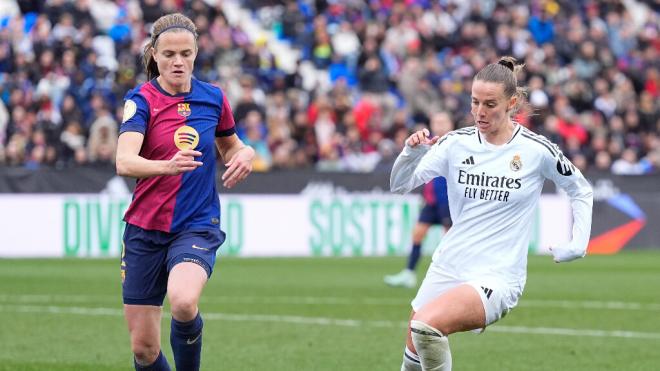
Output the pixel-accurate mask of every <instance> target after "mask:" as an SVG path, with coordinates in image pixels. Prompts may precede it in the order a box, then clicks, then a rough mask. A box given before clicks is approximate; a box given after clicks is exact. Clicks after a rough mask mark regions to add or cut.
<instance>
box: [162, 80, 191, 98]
mask: <svg viewBox="0 0 660 371" xmlns="http://www.w3.org/2000/svg"><path fill="white" fill-rule="evenodd" d="M156 81H157V82H158V85H160V87H161V89H163V90H164V91H165V92H166V93H167V94H171V95H177V94H182V93H188V92H190V87H191V85H192V82H190V81H189V82H188V83H186V84H182V85H172V84H170V83H168V82H167V80H165V79H164V78H163V76H158V77H157V78H156Z"/></svg>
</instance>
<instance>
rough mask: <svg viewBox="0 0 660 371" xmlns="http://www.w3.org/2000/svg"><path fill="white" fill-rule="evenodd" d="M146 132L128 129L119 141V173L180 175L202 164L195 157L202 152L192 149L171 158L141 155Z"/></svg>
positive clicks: (117, 161) (131, 174)
mask: <svg viewBox="0 0 660 371" xmlns="http://www.w3.org/2000/svg"><path fill="white" fill-rule="evenodd" d="M143 141H144V134H142V133H139V132H136V131H126V132H123V133H121V134H120V135H119V140H118V141H117V159H116V166H117V174H118V175H121V176H128V177H132V178H149V177H152V176H157V175H178V174H181V173H184V172H186V171H192V170H195V169H196V168H198V167H199V166H202V163H201V162H200V161H195V157H199V156H201V155H202V153H201V152H199V151H195V150H192V149H186V150H182V151H178V152H177V153H176V154H175V155H174V156H173V157H172V158H171V159H169V160H148V159H146V158H144V157H142V156H140V148H142V142H143Z"/></svg>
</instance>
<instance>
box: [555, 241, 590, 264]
mask: <svg viewBox="0 0 660 371" xmlns="http://www.w3.org/2000/svg"><path fill="white" fill-rule="evenodd" d="M550 252H551V253H552V256H553V258H554V261H555V263H564V262H569V261H572V260H575V259H579V258H582V257H584V255H585V254H586V251H582V250H580V251H576V250H575V249H572V248H571V246H570V244H567V245H564V246H551V247H550Z"/></svg>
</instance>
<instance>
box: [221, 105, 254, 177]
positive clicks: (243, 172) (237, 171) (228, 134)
mask: <svg viewBox="0 0 660 371" xmlns="http://www.w3.org/2000/svg"><path fill="white" fill-rule="evenodd" d="M215 145H216V147H218V152H219V153H220V157H222V161H223V162H224V164H225V166H227V170H226V171H225V172H224V174H222V185H224V186H225V187H227V188H231V187H233V186H235V185H236V184H237V183H238V182H240V181H242V180H243V179H245V178H246V177H247V176H248V175H250V172H252V160H254V149H252V147H250V146H248V145H246V144H245V143H243V141H241V139H240V138H239V137H238V135H236V123H235V122H234V113H233V112H232V109H231V106H230V105H229V101H228V100H227V96H226V95H223V96H222V110H221V113H220V117H218V125H217V126H216V128H215Z"/></svg>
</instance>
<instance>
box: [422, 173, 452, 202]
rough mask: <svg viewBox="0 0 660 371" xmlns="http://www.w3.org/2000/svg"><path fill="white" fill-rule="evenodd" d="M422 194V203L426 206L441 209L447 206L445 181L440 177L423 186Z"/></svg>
mask: <svg viewBox="0 0 660 371" xmlns="http://www.w3.org/2000/svg"><path fill="white" fill-rule="evenodd" d="M422 194H423V195H424V202H425V203H426V204H427V205H436V206H438V207H442V206H444V205H447V204H449V199H448V195H447V179H445V178H444V177H441V176H439V177H437V178H434V179H433V180H431V181H430V182H428V183H426V184H425V185H424V188H423V190H422Z"/></svg>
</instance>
